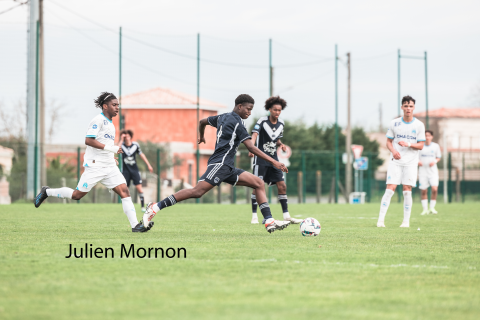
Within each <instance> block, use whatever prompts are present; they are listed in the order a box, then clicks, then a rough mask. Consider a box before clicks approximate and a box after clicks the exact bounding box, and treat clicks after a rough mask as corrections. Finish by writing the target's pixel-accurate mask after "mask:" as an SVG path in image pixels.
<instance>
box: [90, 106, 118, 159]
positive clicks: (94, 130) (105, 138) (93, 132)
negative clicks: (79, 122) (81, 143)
mask: <svg viewBox="0 0 480 320" xmlns="http://www.w3.org/2000/svg"><path fill="white" fill-rule="evenodd" d="M86 136H87V137H88V138H95V140H97V141H98V142H100V143H103V144H104V145H106V146H113V145H114V143H115V126H114V125H113V123H112V120H110V119H108V118H107V117H105V115H104V114H103V112H102V113H100V114H99V115H98V116H96V117H95V118H93V120H92V121H90V124H89V125H88V129H87V135H86ZM116 165H117V164H116V163H115V158H114V154H113V153H112V152H110V151H106V150H103V149H97V148H93V147H90V146H87V150H86V151H85V156H84V157H83V166H84V167H112V166H116Z"/></svg>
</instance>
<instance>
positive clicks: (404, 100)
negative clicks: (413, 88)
mask: <svg viewBox="0 0 480 320" xmlns="http://www.w3.org/2000/svg"><path fill="white" fill-rule="evenodd" d="M410 101H413V104H415V99H413V98H412V97H410V96H405V97H403V98H402V105H403V104H404V103H405V102H410Z"/></svg>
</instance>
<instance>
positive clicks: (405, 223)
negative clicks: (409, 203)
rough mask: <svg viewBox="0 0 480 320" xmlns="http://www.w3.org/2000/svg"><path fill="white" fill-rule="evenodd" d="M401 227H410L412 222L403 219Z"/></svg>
mask: <svg viewBox="0 0 480 320" xmlns="http://www.w3.org/2000/svg"><path fill="white" fill-rule="evenodd" d="M400 228H410V222H405V221H403V222H402V224H401V226H400Z"/></svg>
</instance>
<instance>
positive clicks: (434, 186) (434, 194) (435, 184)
mask: <svg viewBox="0 0 480 320" xmlns="http://www.w3.org/2000/svg"><path fill="white" fill-rule="evenodd" d="M438 180H439V179H438V172H437V173H436V174H433V175H432V177H431V178H430V180H429V182H430V185H431V186H432V198H431V199H430V211H429V212H430V213H432V214H437V213H438V211H437V210H435V205H436V204H437V196H438Z"/></svg>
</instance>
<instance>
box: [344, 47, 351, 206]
mask: <svg viewBox="0 0 480 320" xmlns="http://www.w3.org/2000/svg"><path fill="white" fill-rule="evenodd" d="M347 69H348V97H347V137H346V138H347V139H346V148H345V152H346V153H347V164H346V168H345V169H346V170H345V175H346V177H345V189H346V192H347V197H348V196H349V195H350V193H351V192H352V151H351V149H352V128H351V123H350V119H351V109H350V107H351V104H350V103H351V92H350V79H351V73H350V72H351V68H350V52H349V53H347Z"/></svg>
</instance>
